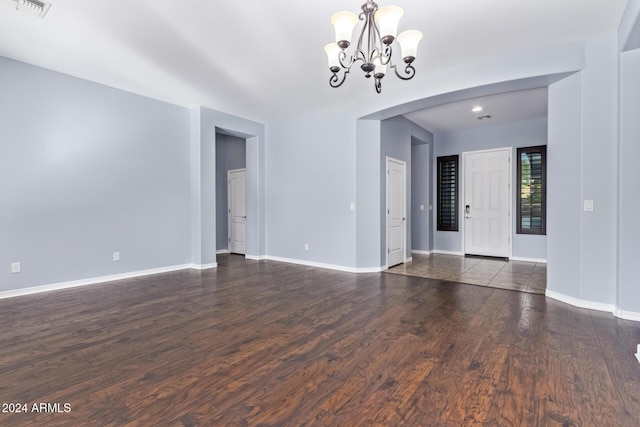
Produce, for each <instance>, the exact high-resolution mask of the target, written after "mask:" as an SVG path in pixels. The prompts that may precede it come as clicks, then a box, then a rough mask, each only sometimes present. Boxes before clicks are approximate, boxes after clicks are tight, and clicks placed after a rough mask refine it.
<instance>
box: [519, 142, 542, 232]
mask: <svg viewBox="0 0 640 427" xmlns="http://www.w3.org/2000/svg"><path fill="white" fill-rule="evenodd" d="M523 153H527V154H528V153H539V154H540V156H541V166H542V171H541V181H542V194H541V196H540V205H541V210H540V221H541V225H540V228H539V229H531V228H523V227H522V201H521V197H522V154H523ZM517 159H518V164H517V173H516V234H529V235H537V236H546V235H547V146H546V145H536V146H532V147H520V148H518V150H517Z"/></svg>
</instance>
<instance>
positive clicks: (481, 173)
mask: <svg viewBox="0 0 640 427" xmlns="http://www.w3.org/2000/svg"><path fill="white" fill-rule="evenodd" d="M511 151H512V149H511V148H502V149H498V150H487V151H474V152H467V153H462V161H463V165H464V166H463V171H464V181H463V182H464V197H463V200H464V203H463V205H462V214H463V215H464V253H465V254H469V255H484V256H494V257H505V258H508V257H510V256H511V230H512V227H511Z"/></svg>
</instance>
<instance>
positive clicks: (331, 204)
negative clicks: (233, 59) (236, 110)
mask: <svg viewBox="0 0 640 427" xmlns="http://www.w3.org/2000/svg"><path fill="white" fill-rule="evenodd" d="M347 111H348V110H343V109H337V110H331V111H324V112H318V113H316V114H310V115H304V116H297V117H291V118H289V119H288V120H286V121H282V122H275V123H270V125H269V126H268V128H267V135H268V139H269V150H268V152H267V176H268V183H269V184H268V186H267V200H268V206H267V229H268V235H267V253H268V254H269V255H270V256H273V257H280V258H288V259H293V260H302V261H312V262H315V263H320V264H328V265H331V266H337V267H346V268H353V267H354V265H355V252H356V251H355V235H356V225H355V224H356V223H355V217H356V212H355V211H352V210H351V203H355V201H356V194H355V183H356V168H355V167H354V166H355V165H356V156H355V155H356V149H355V148H356V147H355V140H356V122H355V120H354V118H353V117H352V116H350V115H349V114H348V113H347ZM305 243H307V244H308V245H309V250H308V251H306V250H305V249H304V245H305Z"/></svg>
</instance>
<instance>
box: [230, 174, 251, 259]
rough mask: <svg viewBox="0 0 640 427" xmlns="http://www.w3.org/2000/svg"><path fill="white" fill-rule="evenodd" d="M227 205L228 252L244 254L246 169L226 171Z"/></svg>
mask: <svg viewBox="0 0 640 427" xmlns="http://www.w3.org/2000/svg"><path fill="white" fill-rule="evenodd" d="M227 183H228V184H227V185H228V187H227V203H228V204H227V206H228V212H229V217H228V232H229V252H231V253H235V254H243V255H244V254H245V252H246V242H245V234H246V223H247V213H246V200H245V191H246V169H233V170H229V171H227Z"/></svg>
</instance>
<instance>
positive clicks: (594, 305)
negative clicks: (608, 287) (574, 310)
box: [545, 289, 640, 322]
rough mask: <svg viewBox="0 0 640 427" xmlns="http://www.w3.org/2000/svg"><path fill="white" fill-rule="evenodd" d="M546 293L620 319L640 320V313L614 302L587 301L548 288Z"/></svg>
mask: <svg viewBox="0 0 640 427" xmlns="http://www.w3.org/2000/svg"><path fill="white" fill-rule="evenodd" d="M545 295H546V296H548V297H549V298H553V299H555V300H558V301H562V302H564V303H567V304H570V305H573V306H576V307H580V308H587V309H589V310H598V311H607V312H609V313H611V314H613V315H614V316H615V317H619V318H620V319H625V320H634V321H637V322H640V313H636V312H634V311H626V310H620V309H619V308H617V307H616V306H615V305H613V304H604V303H601V302H594V301H587V300H583V299H580V298H574V297H570V296H567V295H564V294H561V293H559V292H554V291H550V290H548V289H547V290H546V292H545Z"/></svg>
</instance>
